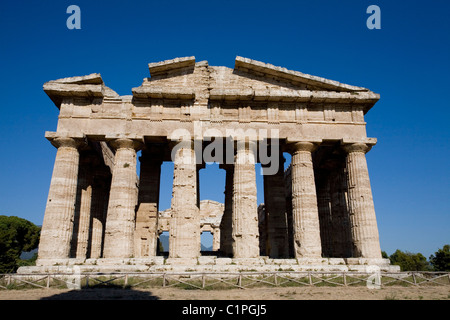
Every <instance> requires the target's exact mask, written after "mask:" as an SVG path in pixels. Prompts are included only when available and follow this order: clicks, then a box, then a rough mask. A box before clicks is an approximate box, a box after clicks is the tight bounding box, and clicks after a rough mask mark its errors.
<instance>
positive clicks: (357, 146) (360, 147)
mask: <svg viewBox="0 0 450 320" xmlns="http://www.w3.org/2000/svg"><path fill="white" fill-rule="evenodd" d="M342 148H343V149H344V150H345V152H347V153H352V152H363V153H367V152H369V150H370V149H372V145H370V144H366V143H363V142H356V143H351V144H344V145H343V146H342Z"/></svg>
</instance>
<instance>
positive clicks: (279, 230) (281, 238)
mask: <svg viewBox="0 0 450 320" xmlns="http://www.w3.org/2000/svg"><path fill="white" fill-rule="evenodd" d="M283 164H284V157H283V155H282V154H281V153H280V160H279V166H278V172H277V173H276V174H274V175H265V176H264V204H265V213H266V219H267V221H266V224H267V238H268V239H267V248H266V254H267V255H269V257H271V258H287V257H288V256H289V244H288V226H287V215H286V196H285V185H284V165H283Z"/></svg>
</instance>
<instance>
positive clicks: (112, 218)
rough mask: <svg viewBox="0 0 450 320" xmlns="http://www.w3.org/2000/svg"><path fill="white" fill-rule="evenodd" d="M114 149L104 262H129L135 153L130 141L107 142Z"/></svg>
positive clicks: (131, 255) (134, 142)
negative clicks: (112, 259) (113, 260)
mask: <svg viewBox="0 0 450 320" xmlns="http://www.w3.org/2000/svg"><path fill="white" fill-rule="evenodd" d="M111 145H112V146H113V147H114V148H115V149H116V154H115V157H114V169H113V172H112V181H111V190H110V194H109V203H108V213H107V216H106V230H105V244H104V251H103V252H104V257H105V258H131V257H133V255H134V227H135V208H136V204H137V185H136V178H137V176H136V149H138V148H139V147H140V144H139V143H138V142H136V141H133V140H131V139H116V140H114V141H112V142H111Z"/></svg>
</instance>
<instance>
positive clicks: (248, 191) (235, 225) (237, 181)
mask: <svg viewBox="0 0 450 320" xmlns="http://www.w3.org/2000/svg"><path fill="white" fill-rule="evenodd" d="M255 151H256V142H254V141H238V142H237V152H236V156H235V162H234V177H233V212H232V230H233V231H232V238H233V256H234V257H235V258H256V257H259V231H258V205H257V199H256V174H255Z"/></svg>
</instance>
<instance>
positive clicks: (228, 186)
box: [220, 165, 234, 257]
mask: <svg viewBox="0 0 450 320" xmlns="http://www.w3.org/2000/svg"><path fill="white" fill-rule="evenodd" d="M221 168H223V169H225V170H226V174H225V206H224V211H223V215H222V220H221V222H220V251H221V252H222V254H223V255H225V256H227V257H230V256H232V255H233V236H232V228H233V227H232V211H233V175H234V168H233V166H232V165H221Z"/></svg>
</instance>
